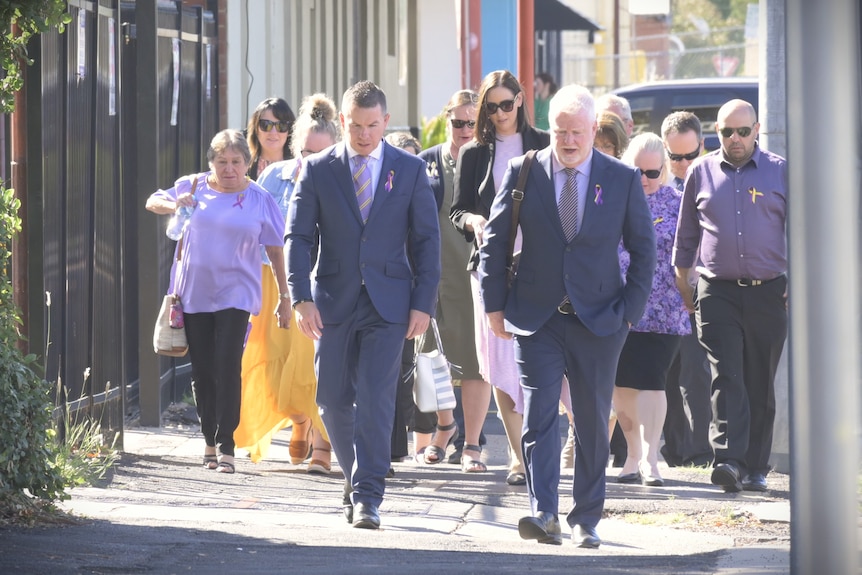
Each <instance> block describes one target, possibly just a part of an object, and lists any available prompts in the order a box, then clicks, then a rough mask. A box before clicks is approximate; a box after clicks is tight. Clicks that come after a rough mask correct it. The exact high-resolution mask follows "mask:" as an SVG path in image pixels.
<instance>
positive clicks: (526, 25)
mask: <svg viewBox="0 0 862 575" xmlns="http://www.w3.org/2000/svg"><path fill="white" fill-rule="evenodd" d="M534 10H535V6H534V5H533V0H518V79H519V80H520V81H521V84H522V85H523V86H524V100H525V101H524V104H523V105H524V106H526V109H527V111H528V117H530V118H533V117H534V114H533V77H534V76H535V74H534V70H533V68H534V62H535V46H536V29H535V17H534V14H535V13H534Z"/></svg>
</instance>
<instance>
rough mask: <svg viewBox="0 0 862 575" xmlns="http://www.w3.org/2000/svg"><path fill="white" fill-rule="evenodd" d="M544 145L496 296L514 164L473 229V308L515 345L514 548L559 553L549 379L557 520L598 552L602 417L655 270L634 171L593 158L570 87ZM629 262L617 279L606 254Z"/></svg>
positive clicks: (554, 109)
mask: <svg viewBox="0 0 862 575" xmlns="http://www.w3.org/2000/svg"><path fill="white" fill-rule="evenodd" d="M549 120H550V123H551V130H550V131H551V145H550V146H549V147H548V148H545V149H544V150H541V151H539V152H538V153H537V155H536V158H535V162H534V163H533V164H532V167H531V168H530V170H529V174H528V178H527V181H526V184H525V186H524V190H523V192H524V197H523V200H522V201H521V206H520V216H519V221H518V225H519V226H520V228H521V233H522V236H523V245H522V248H521V256H520V262H519V264H518V271H517V275H516V276H515V279H514V281H513V283H512V285H511V287H507V256H508V253H507V252H508V250H509V237H510V233H511V232H512V226H513V223H512V208H513V198H512V190H513V188H514V187H515V183H516V182H517V180H518V176H519V174H520V171H521V167H522V165H523V157H522V158H516V159H514V160H512V162H511V163H510V164H509V169H508V171H507V173H506V176H505V180H504V182H503V187H502V189H501V190H500V191H499V192H498V194H497V196H496V198H495V200H494V204H493V207H492V209H491V217H490V219H489V221H488V224H487V226H486V228H485V238H486V239H485V244H484V245H483V246H482V249H481V261H480V267H479V274H480V281H481V286H482V295H483V298H484V301H485V311H486V313H487V314H488V319H489V322H490V325H491V329H492V331H493V332H494V334H495V335H496V336H497V337H503V338H511V337H513V336H514V338H515V359H516V361H517V362H518V367H519V370H520V375H521V387H522V388H523V390H524V429H523V433H522V436H521V448H522V450H523V455H524V462H525V463H526V465H527V488H528V492H529V495H530V505H531V508H532V510H531V511H532V513H531V515H530V516H528V517H524V518H522V519H521V520H520V521H519V523H518V532H519V533H520V535H521V537H522V538H524V539H536V540H538V541H539V542H540V543H550V544H560V543H561V542H562V534H561V529H560V522H559V518H558V515H557V513H558V492H557V489H558V484H559V480H560V467H559V459H560V433H559V424H558V418H559V411H558V403H559V399H560V385H561V384H560V382H561V381H563V375H566V376H567V379H568V384H569V389H570V391H571V396H572V408H573V411H574V421H575V450H576V451H575V473H574V483H573V486H572V495H573V498H574V506H573V507H572V510H571V511H570V512H569V514H568V516H567V518H566V520H567V522H568V524H569V526H570V527H571V529H572V540H573V541H574V542H575V543H576V544H578V545H579V546H581V547H590V548H595V547H598V546H599V545H600V544H601V539H600V538H599V536H598V534H597V532H596V525H597V524H598V522H599V519H601V516H602V510H603V508H604V502H605V467H606V466H607V462H608V454H609V447H608V417H609V416H610V409H611V397H612V395H613V390H614V379H615V377H616V368H617V361H618V359H619V355H620V351H621V350H622V347H623V343H624V342H625V339H626V336H627V335H628V331H629V328H630V327H631V326H632V325H633V324H636V323H637V322H638V320H639V319H640V317H641V315H642V314H643V311H644V307H645V306H646V301H647V296H648V295H649V291H650V289H651V287H652V277H653V273H654V272H655V266H656V244H655V233H654V230H653V222H652V216H651V215H650V211H649V208H648V206H647V203H646V199H645V196H644V191H643V187H642V186H641V183H640V174H639V173H638V171H637V170H636V169H634V168H631V167H629V166H626V165H624V164H622V163H621V162H619V161H617V160H616V159H614V158H611V157H609V156H606V155H604V154H602V153H600V152H597V151H595V150H593V140H594V138H595V134H596V127H597V125H596V115H595V106H594V102H593V98H592V96H591V95H590V93H589V91H587V90H586V89H585V88H583V87H581V86H576V85H569V86H566V87H564V88H562V89H561V90H559V91H558V92H557V93H556V94H555V95H554V97H553V98H552V100H551V102H550V109H549ZM620 241H622V242H623V244H624V246H625V248H626V250H627V251H628V252H629V253H630V254H631V265H630V266H629V268H628V272H627V274H626V277H625V278H624V277H622V275H621V272H620V264H619V256H618V255H617V250H618V247H619V244H620Z"/></svg>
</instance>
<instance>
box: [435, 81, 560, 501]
mask: <svg viewBox="0 0 862 575" xmlns="http://www.w3.org/2000/svg"><path fill="white" fill-rule="evenodd" d="M473 137H474V140H473V141H472V142H470V143H468V144H466V145H464V146H463V147H462V148H461V150H460V152H459V154H458V163H457V165H456V167H455V180H454V197H453V200H452V209H451V210H450V215H449V217H450V219H451V220H452V223H453V224H454V225H455V228H456V229H457V230H458V231H459V232H461V233H462V234H463V235H464V237H465V238H466V240H467V241H468V242H472V248H471V251H470V258H469V260H468V262H467V269H468V270H469V271H470V272H471V289H472V293H473V305H474V321H475V329H476V352H477V355H478V357H479V367H480V373H481V374H482V376H483V378H484V381H487V382H490V383H491V385H492V386H493V388H494V398H495V400H496V402H497V408H498V409H499V414H500V417H501V419H502V420H503V426H504V428H505V429H506V437H507V439H508V440H509V451H510V453H509V459H510V464H509V474H508V476H507V478H506V482H507V483H509V484H510V485H523V484H524V483H526V476H525V474H524V465H523V462H522V460H521V459H522V457H521V427H522V423H523V416H522V413H523V395H522V393H521V386H520V381H519V377H518V369H517V366H516V365H515V355H514V345H513V343H512V341H511V340H504V339H500V338H497V337H495V336H494V335H493V334H492V333H491V330H490V328H489V327H488V321H487V318H486V316H485V309H484V305H483V303H482V299H481V295H480V293H479V277H478V274H477V271H476V270H477V268H478V265H479V246H480V245H481V244H482V241H483V232H484V229H485V224H486V223H487V221H488V217H489V216H490V213H491V204H492V203H493V201H494V196H495V195H496V194H497V190H498V188H499V187H500V186H501V185H502V183H503V175H504V174H505V173H506V168H507V166H508V163H509V160H511V159H512V158H515V157H518V156H521V155H523V154H525V153H526V152H528V151H529V150H539V149H541V148H545V147H547V146H548V145H549V144H550V135H549V134H548V133H547V132H544V131H542V130H537V129H536V128H534V127H532V126H531V125H530V121H529V117H528V114H527V109H526V107H525V106H524V89H523V87H522V86H521V84H520V83H519V82H518V80H517V78H515V76H513V75H512V73H511V72H509V71H507V70H497V71H495V72H491V73H490V74H488V75H487V76H485V78H484V79H483V80H482V84H481V86H480V87H479V102H478V114H477V117H476V128H475V130H474V131H473ZM490 391H491V390H490V388H489V386H488V385H487V384H485V383H484V382H481V383H478V382H477V384H475V385H472V386H468V387H465V386H464V385H463V384H462V387H461V397H462V402H463V408H464V427H465V428H466V429H465V444H464V449H463V452H462V458H461V468H462V469H463V470H464V471H466V472H482V471H486V470H487V468H486V466H485V464H484V463H482V461H480V457H481V451H482V448H481V446H480V445H479V434H480V433H481V431H482V423H483V421H484V419H485V415H486V414H487V412H488V405H489V403H490V400H491V397H490Z"/></svg>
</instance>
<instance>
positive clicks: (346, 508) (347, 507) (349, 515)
mask: <svg viewBox="0 0 862 575" xmlns="http://www.w3.org/2000/svg"><path fill="white" fill-rule="evenodd" d="M341 506H342V507H341V510H342V512H343V513H344V518H345V519H347V522H348V523H351V524H352V523H353V502H351V501H350V495H345V496H344V499H342V500H341Z"/></svg>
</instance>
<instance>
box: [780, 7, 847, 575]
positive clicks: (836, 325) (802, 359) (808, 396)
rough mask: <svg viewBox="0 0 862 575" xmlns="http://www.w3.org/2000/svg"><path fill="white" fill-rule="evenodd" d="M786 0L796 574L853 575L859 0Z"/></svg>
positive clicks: (793, 561) (793, 567)
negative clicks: (813, 0) (815, 0)
mask: <svg viewBox="0 0 862 575" xmlns="http://www.w3.org/2000/svg"><path fill="white" fill-rule="evenodd" d="M786 2H787V11H786V14H787V62H788V63H789V64H788V66H787V80H788V82H787V87H788V90H787V92H788V94H791V97H789V98H788V100H787V103H788V132H787V133H788V156H789V176H788V177H789V186H790V200H789V203H790V211H789V213H790V227H789V233H788V238H789V241H790V278H791V280H790V286H791V288H790V308H789V309H790V320H791V333H790V345H791V347H790V349H791V355H790V365H791V369H790V374H791V383H792V385H791V395H790V405H791V414H792V427H791V445H792V446H793V449H792V452H793V456H792V459H791V468H792V476H793V483H792V487H793V488H792V491H791V510H792V514H793V522H792V523H791V573H794V574H797V575H808V574H810V573H823V574H826V573H842V574H851V573H858V572H859V527H858V525H859V524H858V521H859V510H858V480H857V474H858V472H859V445H860V442H859V435H858V432H859V421H860V420H859V415H860V406H859V402H860V351H859V350H860V344H862V336H860V287H859V271H860V270H859V268H860V241H859V214H860V211H859V208H860V199H859V190H860V156H859V152H860V148H859V146H860V144H859V139H860V132H862V127H860V112H859V97H860V90H859V80H860V45H859V39H860V38H859V35H860V33H859V4H858V0H832V1H831V2H810V1H809V0H786ZM836 118H839V119H840V120H839V121H838V122H836Z"/></svg>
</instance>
